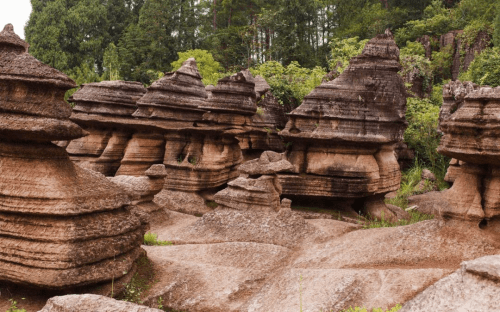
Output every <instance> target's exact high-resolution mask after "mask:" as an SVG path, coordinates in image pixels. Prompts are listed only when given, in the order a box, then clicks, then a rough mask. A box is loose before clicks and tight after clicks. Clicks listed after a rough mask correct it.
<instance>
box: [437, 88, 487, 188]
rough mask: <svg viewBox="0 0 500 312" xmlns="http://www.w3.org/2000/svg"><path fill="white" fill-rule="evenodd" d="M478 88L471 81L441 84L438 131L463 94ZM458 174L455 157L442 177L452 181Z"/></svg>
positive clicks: (462, 97)
mask: <svg viewBox="0 0 500 312" xmlns="http://www.w3.org/2000/svg"><path fill="white" fill-rule="evenodd" d="M478 88H479V86H478V85H476V84H475V83H473V82H470V81H465V82H463V83H462V82H460V81H458V80H457V81H450V82H449V83H447V84H445V85H444V86H443V105H441V109H440V111H439V123H438V131H441V123H442V122H443V121H445V120H447V119H448V118H450V116H451V115H452V114H453V113H454V112H456V111H457V109H459V108H460V107H462V105H463V103H464V99H465V96H466V95H467V94H469V93H471V92H472V91H474V90H477V89H478ZM459 174H460V162H459V161H458V160H457V159H452V160H451V161H450V166H449V167H448V171H447V172H446V176H445V178H444V180H445V181H447V182H450V183H453V182H454V181H455V179H456V177H457V176H458V175H459Z"/></svg>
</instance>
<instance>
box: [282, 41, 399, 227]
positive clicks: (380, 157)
mask: <svg viewBox="0 0 500 312" xmlns="http://www.w3.org/2000/svg"><path fill="white" fill-rule="evenodd" d="M400 67H401V65H400V64H399V49H398V47H397V46H396V43H395V42H394V40H393V37H392V35H390V34H385V35H378V36H377V37H375V38H373V39H372V40H370V41H369V42H368V43H367V44H366V46H365V48H364V50H363V53H362V54H361V55H359V56H357V57H355V58H353V59H351V61H350V65H349V67H348V68H347V69H346V70H345V71H344V72H343V73H342V74H341V75H340V76H339V77H337V78H336V79H335V80H333V81H331V82H327V83H323V84H321V85H320V86H319V87H317V88H316V89H314V90H313V91H312V92H311V93H310V94H309V95H307V96H306V97H305V98H304V102H303V103H302V105H300V106H299V107H298V108H297V109H295V110H294V111H293V112H292V113H290V115H289V117H290V121H289V122H288V123H287V125H286V127H285V129H284V130H283V131H281V132H280V135H282V136H283V137H284V139H285V141H288V142H291V143H292V149H291V152H289V155H288V160H289V161H290V162H291V163H292V164H293V165H294V170H293V173H290V174H280V175H279V178H280V182H281V184H282V185H283V194H284V195H296V196H323V197H338V198H367V197H372V199H371V200H370V202H376V201H378V202H379V204H377V205H370V207H365V212H366V213H369V214H371V215H372V216H374V217H377V218H380V217H381V213H382V212H384V213H385V216H386V218H388V217H391V216H392V217H393V218H395V216H394V215H393V214H392V213H391V212H390V211H389V210H387V209H384V208H383V202H382V201H381V199H382V198H383V194H386V193H389V192H392V191H395V190H397V189H398V188H399V183H400V177H401V173H400V169H399V164H398V161H397V159H396V158H395V155H394V144H395V143H398V142H401V141H402V136H403V131H404V129H405V128H406V125H407V123H406V120H405V118H404V116H405V111H406V91H405V87H404V83H403V81H402V79H401V77H400V76H399V75H398V71H399V69H400ZM380 195H381V196H380ZM372 208H373V209H372Z"/></svg>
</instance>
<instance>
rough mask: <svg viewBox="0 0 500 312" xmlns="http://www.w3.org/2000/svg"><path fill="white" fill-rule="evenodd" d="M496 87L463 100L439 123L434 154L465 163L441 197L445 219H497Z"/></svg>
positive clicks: (499, 158) (499, 210)
mask: <svg viewBox="0 0 500 312" xmlns="http://www.w3.org/2000/svg"><path fill="white" fill-rule="evenodd" d="M499 108H500V87H497V88H491V87H481V88H479V89H478V90H475V91H473V92H470V93H469V94H468V95H466V96H465V101H464V103H463V104H462V106H461V107H459V108H458V109H457V111H456V112H454V113H453V114H452V115H451V116H450V117H449V118H448V119H445V120H443V121H442V122H441V129H442V131H443V132H444V136H443V138H442V139H441V143H440V145H439V147H438V152H439V153H441V154H444V155H446V156H448V157H452V158H456V159H458V160H460V161H465V162H466V163H462V164H461V166H460V173H459V174H458V175H457V177H456V178H455V180H454V183H453V187H452V188H451V189H449V190H447V191H446V192H445V193H444V194H443V197H444V198H445V199H446V201H447V202H448V203H449V205H448V206H447V207H446V208H441V214H442V215H443V216H445V217H451V218H460V219H466V220H475V221H479V220H482V219H483V218H486V219H491V218H494V217H496V216H498V215H500V204H499V203H500V200H499V196H498V189H499V187H498V186H497V185H498V180H499V165H500V150H499V148H498V143H499V142H497V141H498V137H499V133H497V132H498V130H497V129H496V128H497V127H498V124H499V123H500V119H499V118H498V114H497V111H498V110H499Z"/></svg>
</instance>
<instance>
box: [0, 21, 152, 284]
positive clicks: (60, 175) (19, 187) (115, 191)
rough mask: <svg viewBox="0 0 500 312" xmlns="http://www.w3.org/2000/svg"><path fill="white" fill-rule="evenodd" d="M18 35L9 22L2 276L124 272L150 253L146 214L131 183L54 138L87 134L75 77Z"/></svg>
mask: <svg viewBox="0 0 500 312" xmlns="http://www.w3.org/2000/svg"><path fill="white" fill-rule="evenodd" d="M13 38H14V39H15V38H17V39H19V37H17V36H16V35H15V34H14V33H13V29H12V25H7V26H6V27H5V29H4V31H3V32H2V35H1V36H0V46H3V48H2V50H1V55H0V92H1V93H2V95H1V97H0V99H1V100H0V119H1V120H2V122H0V138H1V142H0V172H1V173H2V174H1V176H0V280H8V281H10V282H14V283H20V284H28V285H32V286H39V287H45V288H57V289H61V288H68V287H73V286H80V285H86V284H92V283H98V282H102V281H107V280H111V279H112V278H114V277H120V276H123V275H124V273H123V272H127V271H128V270H129V269H130V268H131V267H132V265H133V262H134V261H135V260H136V259H137V258H138V257H139V256H140V255H141V254H142V253H143V250H142V249H141V248H140V245H141V242H142V236H143V231H142V227H141V226H142V224H141V220H140V219H139V218H138V217H137V216H136V215H135V214H133V213H131V212H130V207H129V205H130V199H129V198H128V196H127V195H126V194H125V193H124V190H122V189H121V188H119V187H117V186H116V185H114V184H112V183H111V182H109V181H108V180H107V179H106V178H105V177H104V176H102V175H101V174H98V173H95V172H92V171H89V170H85V169H82V168H80V167H78V166H76V165H74V164H73V163H72V162H71V160H70V159H69V157H68V154H67V153H66V151H65V150H64V149H63V148H61V147H58V146H56V145H55V144H52V143H51V142H50V141H52V140H67V139H74V138H78V137H81V136H82V135H83V134H84V131H83V130H82V129H81V128H80V127H78V126H77V125H76V124H74V123H73V122H71V121H70V120H69V117H70V114H71V108H70V106H69V105H68V104H67V103H66V102H65V101H64V93H65V91H66V90H68V89H70V88H72V87H75V84H74V82H73V81H72V80H71V79H69V78H68V77H67V76H65V75H64V74H63V73H61V72H59V71H57V70H55V69H53V68H50V67H49V66H47V65H44V64H42V63H40V62H39V61H37V60H36V59H35V58H33V57H32V56H30V55H29V54H28V53H26V51H25V50H26V44H22V43H20V41H19V40H20V39H19V40H17V39H15V40H14V39H13ZM5 42H6V43H5ZM16 45H17V48H16ZM117 225H119V226H120V227H118V228H117V227H115V226H117Z"/></svg>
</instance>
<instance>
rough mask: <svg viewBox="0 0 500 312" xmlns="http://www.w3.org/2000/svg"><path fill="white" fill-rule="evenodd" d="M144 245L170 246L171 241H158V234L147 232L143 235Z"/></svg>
mask: <svg viewBox="0 0 500 312" xmlns="http://www.w3.org/2000/svg"><path fill="white" fill-rule="evenodd" d="M144 245H148V246H171V245H173V243H172V242H171V241H162V240H158V234H155V233H151V232H147V233H146V234H144Z"/></svg>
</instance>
